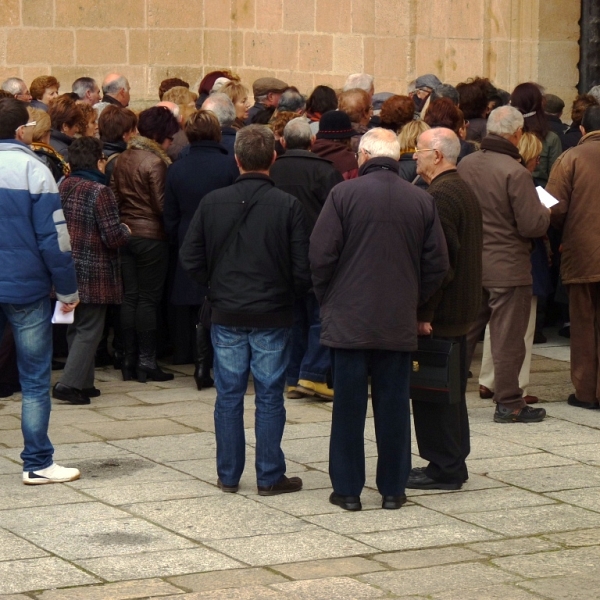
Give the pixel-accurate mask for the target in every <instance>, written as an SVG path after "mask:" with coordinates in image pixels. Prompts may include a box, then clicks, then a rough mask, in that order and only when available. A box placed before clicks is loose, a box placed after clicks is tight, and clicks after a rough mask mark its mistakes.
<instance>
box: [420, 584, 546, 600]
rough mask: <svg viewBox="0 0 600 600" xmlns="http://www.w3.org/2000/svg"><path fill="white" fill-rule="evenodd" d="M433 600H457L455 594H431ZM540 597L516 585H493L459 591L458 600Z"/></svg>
mask: <svg viewBox="0 0 600 600" xmlns="http://www.w3.org/2000/svg"><path fill="white" fill-rule="evenodd" d="M429 598H432V599H433V600H457V597H456V592H454V591H452V592H442V593H441V594H431V596H429ZM539 599H540V596H538V595H537V594H531V593H529V592H528V591H526V590H522V589H519V588H518V587H517V586H516V585H493V586H490V587H484V588H476V589H472V590H461V592H460V600H539Z"/></svg>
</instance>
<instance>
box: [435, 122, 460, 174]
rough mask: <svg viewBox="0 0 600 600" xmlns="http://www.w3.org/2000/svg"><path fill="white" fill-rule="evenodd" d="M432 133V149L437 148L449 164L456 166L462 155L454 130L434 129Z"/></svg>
mask: <svg viewBox="0 0 600 600" xmlns="http://www.w3.org/2000/svg"><path fill="white" fill-rule="evenodd" d="M429 131H430V132H431V134H430V135H431V147H432V148H435V149H436V150H437V151H438V152H439V153H440V154H441V155H442V156H443V157H444V158H445V159H446V160H447V161H448V162H449V163H452V164H453V165H456V163H457V162H458V155H459V154H460V141H459V139H458V136H457V135H456V133H454V131H452V129H447V128H446V127H434V128H433V129H430V130H429Z"/></svg>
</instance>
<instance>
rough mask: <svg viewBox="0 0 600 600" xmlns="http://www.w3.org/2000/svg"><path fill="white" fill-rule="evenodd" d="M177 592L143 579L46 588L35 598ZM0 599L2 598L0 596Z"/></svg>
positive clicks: (97, 599)
mask: <svg viewBox="0 0 600 600" xmlns="http://www.w3.org/2000/svg"><path fill="white" fill-rule="evenodd" d="M178 593H183V592H181V590H179V589H177V588H176V587H174V586H173V585H171V584H169V583H166V582H165V581H162V580H160V579H145V580H137V581H136V580H134V581H123V582H119V583H107V584H104V585H102V586H87V587H79V588H73V589H70V590H47V591H45V592H42V593H41V594H36V598H37V599H38V600H137V599H138V598H147V597H150V598H158V597H161V596H171V595H173V594H178ZM0 600H2V599H1V598H0Z"/></svg>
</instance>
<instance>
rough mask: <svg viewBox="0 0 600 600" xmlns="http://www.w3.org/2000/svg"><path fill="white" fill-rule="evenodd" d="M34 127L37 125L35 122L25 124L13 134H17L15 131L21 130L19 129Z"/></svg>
mask: <svg viewBox="0 0 600 600" xmlns="http://www.w3.org/2000/svg"><path fill="white" fill-rule="evenodd" d="M36 125H37V121H29V123H25V124H24V125H19V126H18V127H17V128H16V129H15V133H17V131H19V129H21V127H35V126H36Z"/></svg>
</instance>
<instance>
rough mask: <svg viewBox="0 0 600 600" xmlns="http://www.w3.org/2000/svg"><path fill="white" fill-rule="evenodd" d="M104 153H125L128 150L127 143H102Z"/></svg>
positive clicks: (122, 141) (121, 141)
mask: <svg viewBox="0 0 600 600" xmlns="http://www.w3.org/2000/svg"><path fill="white" fill-rule="evenodd" d="M102 149H103V150H104V152H105V153H106V152H110V153H111V154H115V153H116V152H125V150H127V142H125V141H124V140H120V141H118V142H102Z"/></svg>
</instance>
